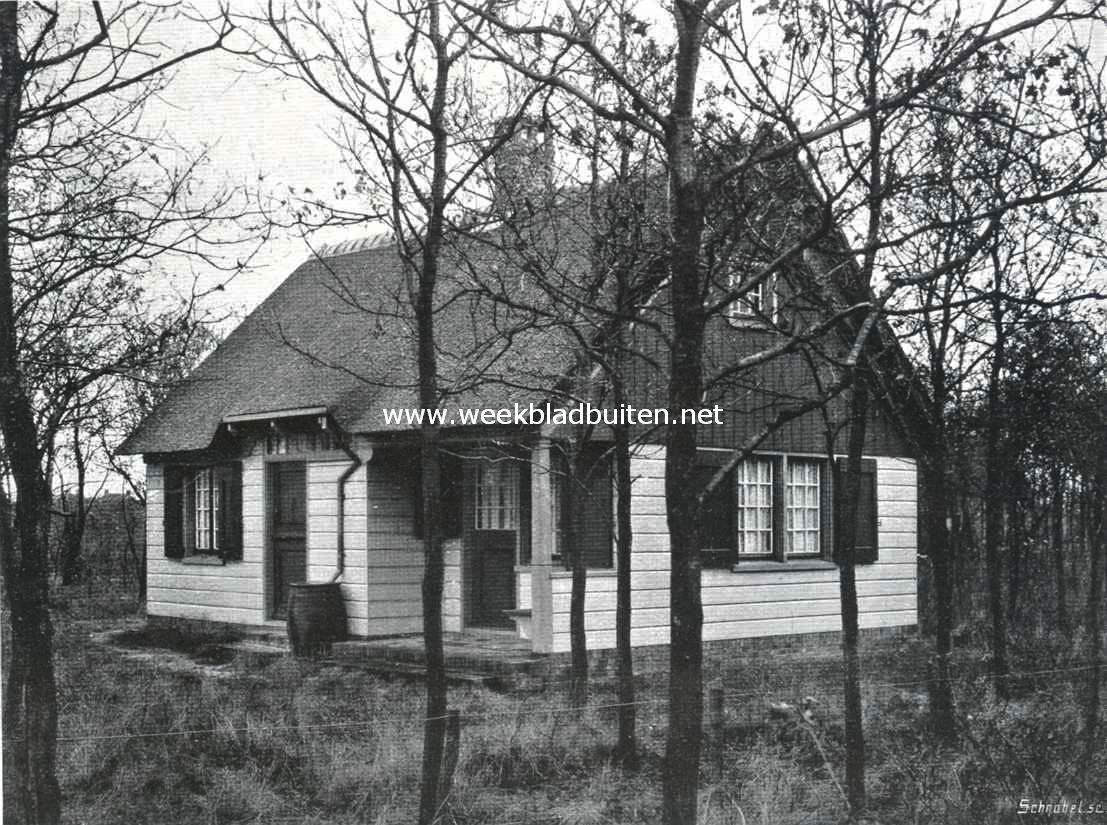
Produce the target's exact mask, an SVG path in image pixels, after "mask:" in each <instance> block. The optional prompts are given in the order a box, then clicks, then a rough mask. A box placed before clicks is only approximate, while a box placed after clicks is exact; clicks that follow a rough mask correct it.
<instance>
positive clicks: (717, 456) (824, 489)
mask: <svg viewBox="0 0 1107 825" xmlns="http://www.w3.org/2000/svg"><path fill="white" fill-rule="evenodd" d="M729 457H730V451H729V450H717V449H708V448H701V449H700V450H699V451H698V455H697V468H704V469H703V472H704V475H705V476H706V475H707V473H706V470H711V471H712V472H714V471H717V469H718V468H719V467H721V466H723V465H724V464H726V463H727V461H728V460H729ZM750 462H761V463H763V464H768V465H769V466H770V467H771V471H770V472H771V476H770V480H769V481H768V482H766V481H760V482H758V483H760V484H761V485H762V486H763V489H768V490H771V493H770V499H769V502H770V504H769V506H770V513H771V515H770V524H771V527H770V528H769V532H770V534H771V539H770V541H771V544H770V548H771V552H767V553H766V552H761V553H740V552H739V547H740V546H741V539H740V532H741V529H742V525H741V521H742V519H741V518H740V517H739V509H738V508H739V497H740V495H741V492H740V485H741V483H742V482H741V480H740V469H739V468H740V467H742V466H743V465H748V463H750ZM792 464H797V465H803V464H809V465H814V466H815V467H817V468H818V469H817V471H816V472H817V487H815V490H816V492H815V503H816V506H815V507H809V510H808V511H809V512H810V511H814V512H815V513H816V516H815V523H816V524H817V545H818V550H817V551H816V552H795V551H793V550H792V545H793V539H792V535H791V531H790V530H789V521H788V510H789V497H788V496H789V485H788V480H789V478H790V477H791V470H790V466H791V465H792ZM833 483H834V474H833V472H832V471H831V470H830V467H829V462H828V460H827V459H826V458H824V457H821V456H815V455H811V454H802V453H800V454H791V453H754V454H752V455H751V456H749V457H748V458H747V459H746V460H745V461H744V462H742V464H739V465H737V466H735V467H734V468H733V469H732V470H731V471H730V473H729V474H728V476H727V478H726V479H724V480H723V481H722V482H720V486H725V487H726V488H727V489H728V490H729V495H730V500H731V501H732V502H733V504H732V509H731V516H730V519H731V524H730V534H731V543H730V546H729V547H728V548H725V549H724V548H717V547H707V546H701V547H700V554H701V562H702V563H703V566H704V567H705V568H707V567H713V568H726V569H731V570H733V571H734V572H738V571H739V570H741V569H742V568H743V567H744V566H746V565H751V564H762V563H769V564H780V565H788V564H798V565H804V564H810V563H816V564H819V565H820V566H821V565H822V564H828V565H829V564H833V557H834V524H833V518H834V505H833V501H834V498H833V489H832V486H833ZM762 506H763V505H762ZM806 529H807V530H808V531H815V529H816V528H814V527H808V528H806ZM758 531H759V532H765V528H763V527H760V526H759V527H758ZM701 544H702V536H701Z"/></svg>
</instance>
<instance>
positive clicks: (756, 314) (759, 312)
mask: <svg viewBox="0 0 1107 825" xmlns="http://www.w3.org/2000/svg"><path fill="white" fill-rule="evenodd" d="M765 266H767V264H762V263H754V264H753V265H752V266H751V270H750V272H748V273H739V272H732V273H731V274H730V277H729V278H728V279H727V288H728V289H730V290H732V291H733V290H737V289H739V288H741V286H742V284H743V282H744V281H745V280H746V278H748V277H749V275H750V274H751V273H752V274H753V275H756V274H757V273H758V272H760V271H761V269H762V268H764V267H765ZM775 281H776V278H775V276H773V275H770V276H768V277H767V278H762V279H761V281H759V282H758V283H757V284H756V285H754V286H751V287H750V288H749V289H748V290H746V292H744V293H743V294H742V295H741V297H738V298H735V299H734V300H733V301H731V302H730V305H729V306H728V307H727V317H728V318H729V319H730V320H731V321H732V322H738V323H741V322H749V321H758V320H762V321H764V320H767V319H769V318H771V316H772V315H773V312H774V309H775V306H774V305H775V301H774V294H773V292H774V289H773V285H774V283H775Z"/></svg>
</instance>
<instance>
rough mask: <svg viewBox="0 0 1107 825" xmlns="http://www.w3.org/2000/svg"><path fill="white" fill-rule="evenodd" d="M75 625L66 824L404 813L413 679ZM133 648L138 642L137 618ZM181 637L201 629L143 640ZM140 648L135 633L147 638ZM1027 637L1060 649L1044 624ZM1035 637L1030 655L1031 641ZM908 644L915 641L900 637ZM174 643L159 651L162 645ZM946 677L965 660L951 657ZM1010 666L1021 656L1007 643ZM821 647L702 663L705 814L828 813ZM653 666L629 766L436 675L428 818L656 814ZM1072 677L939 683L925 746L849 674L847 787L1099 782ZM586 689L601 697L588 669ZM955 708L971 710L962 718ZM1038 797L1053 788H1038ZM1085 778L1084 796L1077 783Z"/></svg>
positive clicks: (899, 673)
mask: <svg viewBox="0 0 1107 825" xmlns="http://www.w3.org/2000/svg"><path fill="white" fill-rule="evenodd" d="M103 627H104V623H100V624H99V626H98V627H96V628H93V627H90V625H89V624H88V623H87V622H84V621H66V620H64V619H63V620H62V621H61V623H60V626H59V639H58V641H59V645H58V648H59V649H58V661H59V680H60V690H61V698H62V717H61V736H62V741H61V743H60V747H59V760H60V772H61V776H62V782H63V789H64V792H65V821H66V822H69V823H108V824H110V823H120V824H121V825H137V824H138V823H146V822H149V823H188V824H189V825H192V823H197V825H199V823H205V824H207V823H246V822H251V823H279V822H288V823H292V822H296V823H301V822H302V823H328V825H345V823H354V822H358V823H365V822H369V823H401V822H403V823H410V822H412V821H414V819H415V807H416V804H417V799H418V781H419V763H420V760H419V755H420V751H421V735H422V730H421V719H422V716H423V701H424V699H423V691H422V686H421V685H420V684H416V683H410V682H406V681H400V680H387V679H382V678H380V677H377V676H372V675H368V674H365V673H363V672H360V671H357V670H355V669H351V668H343V667H338V666H334V665H324V664H321V663H318V662H311V661H302V660H296V659H292V658H289V657H268V656H258V655H249V654H240V655H238V656H237V657H236V658H235V659H234V660H233V661H232V662H230V663H229V664H226V665H223V666H221V667H219V668H216V669H211V668H208V669H206V670H203V669H197V670H196V671H195V672H188V671H185V670H182V669H180V668H173V669H167V668H165V667H162V666H159V664H158V662H157V660H152V659H150V658H149V657H147V658H144V659H136V658H134V657H132V656H129V655H127V654H125V653H124V652H121V651H119V650H114V649H107V648H104V647H103V646H100V645H96V644H93V643H91V642H90V640H89V632H90V630H92V629H103ZM139 637H140V638H132V639H131V642H132V643H133V644H134V645H137V646H139V647H141V646H142V645H143V642H144V641H145V642H148V643H149V644H153V642H154V641H155V639H154V637H153V636H145V637H143V636H142V634H139ZM160 641H161V642H164V643H165V644H167V645H169V646H170V647H172V648H173V649H175V650H177V651H179V652H180V651H183V652H184V653H188V652H190V651H191V652H193V653H195V652H196V651H197V650H199V651H201V652H202V651H203V649H204V647H205V645H210V644H213V643H214V641H213V640H211V639H204V640H199V642H200V643H198V644H197V643H194V642H196V641H197V640H191V641H190V640H187V639H177V638H174V639H162V640H160ZM149 644H148V645H147V649H149ZM1038 644H1039V647H1038V648H1037V649H1036V650H1035V652H1034V653H1033V655H1034V657H1037V658H1038V659H1039V660H1040V661H1043V662H1048V663H1049V664H1050V666H1051V667H1058V666H1065V665H1066V663H1069V662H1071V659H1070V658H1066V656H1065V655H1064V654H1061V653H1057V652H1056V650H1055V648H1054V647H1053V646H1052V645H1051V644H1050V640H1046V641H1039V643H1038ZM1047 649H1048V654H1049V655H1048V656H1047ZM874 651H875V652H874V655H873V656H871V657H870V658H869V659H867V664H866V679H867V681H868V683H869V684H870V685H886V684H887V683H899V682H909V681H912V680H915V681H917V680H918V679H919V678H920V676H921V675H922V674H921V671H920V666H919V664H918V663H919V661H921V656H922V654H923V653H925V651H924V649H923V648H922V646H921V645H919V646H917V649H916V648H914V647H912V646H910V645H908V646H906V647H905V646H904V645H902V644H899V643H897V644H896V645H894V646H893V645H890V646H887V647H886V648H884V647H881V648H875V649H874ZM916 654H918V655H916ZM177 655H180V653H178V654H177ZM962 659H963V667H962V668H961V670H962V671H963V672H966V673H975V672H977V671H978V670H979V668H976V669H975V670H974V668H973V667H970V664H971V663H972V662H975V661H978V659H979V657H978V656H974V654H973V652H972V651H965V652H964V653H963V654H962ZM1022 664H1023V665H1024V666H1026V665H1027V664H1028V662H1027V661H1023V662H1022ZM837 674H838V670H837V653H836V651H834V650H833V649H831V650H824V651H821V652H813V653H808V654H797V655H792V656H790V657H786V658H785V659H782V660H778V661H774V662H766V660H765V657H761V658H760V659H758V660H756V663H755V664H753V663H751V662H750V661H748V660H747V661H737V660H735V661H730V662H724V663H717V664H716V665H715V666H714V667H713V670H712V675H713V677H714V678H716V679H718V680H720V681H721V683H722V684H724V685H725V687H726V690H727V693H728V698H727V719H726V726H725V729H724V735H723V739H722V741H721V742H718V743H716V742H709V743H708V747H707V748H706V749H705V754H704V773H703V788H704V791H703V794H702V795H701V814H702V815H701V821H702V822H703V823H706V825H723V824H724V823H726V825H732V824H737V825H742V823H748V825H755V823H757V824H758V825H806V824H807V823H824V822H840V821H842V815H843V805H842V800H841V795H840V792H839V790H838V787H837V785H836V783H835V782H834V781H833V778H832V776H831V775H830V771H834V772H835V773H840V770H841V767H840V766H841V764H842V751H841V741H842V737H841V732H840V729H839V728H840V726H839V722H838V721H837V719H838V716H837V712H838V710H837V709H838V704H837V703H838V701H839V700H838V698H837V697H838V696H839V695H840V679H839V676H838V675H837ZM664 681H665V680H664V679H663V678H662V679H657V678H654V679H649V680H643V681H642V691H641V695H640V699H642V700H643V701H644V702H645V703H646V704H644V705H643V706H642V707H641V708H640V736H641V740H642V746H643V767H642V769H641V771H640V772H638V773H637V774H628V773H626V772H625V771H623V770H622V769H620V768H619V767H617V766H616V765H615V764H614V762H613V760H612V751H613V746H614V730H615V719H614V713H613V711H612V710H610V709H603V708H599V707H596V708H592V709H589V710H586V711H584V712H575V711H573V712H567V711H566V708H565V706H566V699H565V697H564V696H563V695H561V694H558V693H556V692H550V693H545V694H540V695H501V694H497V693H493V692H491V691H487V690H483V689H474V688H466V689H453V690H452V691H451V699H450V701H451V705H452V706H453V707H456V708H458V709H459V710H460V712H461V714H462V719H463V723H462V742H461V748H460V754H459V759H458V769H457V774H456V779H455V782H454V788H453V793H452V794H451V798H450V800H449V803H448V807H447V810H446V812H445V816H444V821H445V822H447V823H465V825H477V823H495V825H511V823H520V824H522V823H535V825H539V824H540V825H593V824H594V825H600V823H631V824H633V823H652V822H656V821H658V819H659V809H660V763H661V754H662V753H663V750H664V716H663V709H664V703H663V702H658V701H657V700H658V699H663V697H664ZM1081 690H1082V683H1074V682H1073V681H1071V680H1067V679H1062V678H1056V677H1055V678H1052V679H1044V678H1038V679H1036V680H1029V681H1027V682H1026V684H1024V685H1022V687H1021V690H1020V692H1019V693H1018V698H1017V699H1015V700H1013V701H1011V702H1007V703H1002V702H999V701H997V700H996V698H995V695H994V691H992V690H991V685H990V683H989V682H988V680H986V679H977V678H966V679H965V680H964V681H963V682H962V683H961V684H959V686H958V699H959V704H960V708H961V712H962V714H963V715H962V722H963V725H964V728H963V736H962V738H961V742H960V745H959V746H958V747H957V748H956V749H952V750H941V749H938V748H935V747H934V745H933V744H932V743H931V738H930V736H929V734H928V732H927V727H926V726H927V719H926V700H925V688H924V687H923V686H921V685H905V686H887V687H870V688H869V689H868V690H867V691H866V708H865V713H866V730H867V740H868V744H869V752H868V765H869V775H868V787H869V791H870V798H871V799H872V803H873V805H872V806H873V814H874V816H875V817H876V819H877V821H880V822H882V823H900V822H902V823H934V824H935V825H937V823H954V825H958V824H959V823H960V824H962V825H969V823H981V822H1003V821H1007V820H1009V819H1011V820H1013V819H1014V816H1013V811H1014V809H1015V806H1016V805H1017V800H1018V798H1020V796H1029V797H1033V798H1056V797H1057V796H1060V795H1066V796H1068V797H1069V798H1073V797H1075V796H1076V795H1078V794H1083V795H1084V796H1085V797H1086V798H1098V799H1103V800H1107V781H1105V780H1104V778H1103V777H1105V776H1107V770H1105V769H1107V759H1105V753H1104V749H1101V750H1100V752H1099V754H1098V756H1097V761H1096V762H1095V764H1093V765H1090V766H1086V765H1082V764H1077V763H1076V762H1075V761H1074V760H1073V756H1074V754H1075V752H1076V749H1074V748H1073V746H1072V744H1071V741H1070V740H1071V737H1072V736H1074V735H1075V733H1076V732H1077V731H1078V730H1079V727H1080V719H1081V718H1082V717H1081V714H1082V711H1081V707H1082V703H1083V698H1082V697H1083V695H1084V694H1083V693H1082V692H1081ZM807 695H811V696H815V697H816V698H818V699H819V700H820V705H819V712H820V714H821V717H820V720H819V721H818V723H817V727H816V732H817V736H818V738H819V742H820V743H821V744H822V746H823V749H824V751H825V753H826V754H827V755H828V757H829V765H828V764H827V761H826V760H824V758H823V756H822V753H820V751H819V749H818V748H817V747H816V746H815V745H814V743H813V740H812V737H811V736H810V732H809V731H807V730H806V729H803V728H801V727H799V726H797V725H794V724H793V725H789V724H781V723H779V722H770V721H769V720H767V719H766V718H765V714H764V708H765V700H766V698H774V699H781V700H788V701H794V700H796V699H799V698H802V697H803V696H807ZM593 699H594V704H595V705H596V706H601V705H605V704H609V703H611V702H612V701H613V699H614V696H613V694H612V693H611V691H610V689H609V688H607V687H604V686H599V687H598V689H597V690H596V691H595V694H594V697H593ZM970 717H971V718H970ZM1050 794H1052V795H1053V797H1050ZM1097 794H1098V796H1097Z"/></svg>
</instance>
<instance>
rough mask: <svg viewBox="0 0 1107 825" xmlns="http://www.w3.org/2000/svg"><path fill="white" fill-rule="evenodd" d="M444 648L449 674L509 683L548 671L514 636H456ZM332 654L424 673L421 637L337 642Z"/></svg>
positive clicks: (543, 661)
mask: <svg viewBox="0 0 1107 825" xmlns="http://www.w3.org/2000/svg"><path fill="white" fill-rule="evenodd" d="M443 647H444V652H445V656H446V668H447V670H448V671H450V672H455V673H459V674H479V675H480V676H481V677H483V678H485V679H490V680H492V681H498V682H504V683H510V682H513V681H515V677H519V676H527V677H541V676H543V675H545V674H546V671H547V668H548V658H547V657H546V656H543V655H542V654H537V653H533V652H531V651H530V650H529V649H528V648H527V647H526V646H525V645H523V644H521V643H520V642H519V640H518V639H517V638H515V637H514V634H501V635H500V636H499V637H491V638H490V637H489V636H487V635H483V636H477V637H466V636H464V635H460V634H459V635H456V636H451V637H450V638H448V639H446V640H445V641H444V644H443ZM331 653H332V656H333V657H334V658H336V659H347V660H353V661H358V662H366V661H367V662H376V663H387V664H389V665H390V666H392V667H393V668H394V669H398V668H399V667H400V666H403V667H404V668H405V669H409V670H410V669H414V670H413V672H414V671H418V672H419V673H425V672H426V659H425V656H424V653H423V637H422V636H398V637H392V638H383V639H359V640H353V641H348V642H338V643H336V644H335V645H334V646H333V648H332V652H331Z"/></svg>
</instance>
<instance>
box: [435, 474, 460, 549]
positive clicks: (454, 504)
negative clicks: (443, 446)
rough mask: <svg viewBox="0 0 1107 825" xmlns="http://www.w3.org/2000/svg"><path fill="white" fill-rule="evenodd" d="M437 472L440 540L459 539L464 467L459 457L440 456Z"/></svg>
mask: <svg viewBox="0 0 1107 825" xmlns="http://www.w3.org/2000/svg"><path fill="white" fill-rule="evenodd" d="M438 472H439V482H440V484H439V489H440V490H441V492H442V497H441V505H442V538H446V539H456V538H460V537H461V529H462V512H463V511H462V504H463V503H464V501H465V466H464V464H462V458H461V456H457V455H442V460H441V464H440V466H439V468H438Z"/></svg>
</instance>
